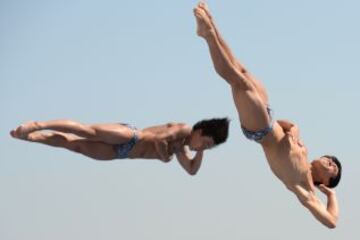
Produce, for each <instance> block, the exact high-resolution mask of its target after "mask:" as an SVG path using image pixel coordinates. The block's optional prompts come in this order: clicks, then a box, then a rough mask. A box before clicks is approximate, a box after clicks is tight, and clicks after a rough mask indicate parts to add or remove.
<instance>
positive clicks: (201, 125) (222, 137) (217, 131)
mask: <svg viewBox="0 0 360 240" xmlns="http://www.w3.org/2000/svg"><path fill="white" fill-rule="evenodd" d="M229 122H230V120H229V119H228V118H212V119H205V120H202V121H199V122H197V123H196V124H195V125H194V126H193V131H195V130H201V135H203V136H208V137H211V138H212V139H213V140H214V143H215V145H218V144H221V143H224V142H225V141H226V139H227V137H228V135H229Z"/></svg>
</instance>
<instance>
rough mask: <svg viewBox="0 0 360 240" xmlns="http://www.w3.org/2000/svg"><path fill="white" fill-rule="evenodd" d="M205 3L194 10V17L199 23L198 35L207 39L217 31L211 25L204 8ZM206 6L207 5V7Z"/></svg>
mask: <svg viewBox="0 0 360 240" xmlns="http://www.w3.org/2000/svg"><path fill="white" fill-rule="evenodd" d="M202 4H204V3H203V2H200V3H199V4H198V5H197V6H196V8H195V9H194V15H195V17H196V22H197V34H198V35H199V36H200V37H203V38H206V37H207V36H209V35H210V34H213V33H215V29H214V28H213V25H212V23H211V19H210V17H209V15H208V14H207V13H206V11H205V10H204V8H203V7H202ZM205 6H206V5H205Z"/></svg>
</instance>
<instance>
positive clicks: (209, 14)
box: [198, 1, 212, 21]
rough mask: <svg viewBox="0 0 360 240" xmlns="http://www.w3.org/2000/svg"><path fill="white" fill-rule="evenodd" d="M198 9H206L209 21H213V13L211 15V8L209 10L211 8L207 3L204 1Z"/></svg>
mask: <svg viewBox="0 0 360 240" xmlns="http://www.w3.org/2000/svg"><path fill="white" fill-rule="evenodd" d="M198 7H199V8H202V9H204V11H205V13H206V14H207V15H208V17H209V19H210V20H211V21H212V16H211V13H210V8H209V6H208V5H207V4H206V2H204V1H201V2H199V4H198Z"/></svg>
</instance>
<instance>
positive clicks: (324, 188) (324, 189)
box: [318, 184, 336, 196]
mask: <svg viewBox="0 0 360 240" xmlns="http://www.w3.org/2000/svg"><path fill="white" fill-rule="evenodd" d="M318 188H319V190H320V191H321V192H322V193H324V194H325V195H326V196H331V195H335V194H336V193H335V190H334V189H332V188H329V187H327V186H325V185H324V184H320V185H319V186H318Z"/></svg>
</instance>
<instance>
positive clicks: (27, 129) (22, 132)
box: [10, 122, 39, 140]
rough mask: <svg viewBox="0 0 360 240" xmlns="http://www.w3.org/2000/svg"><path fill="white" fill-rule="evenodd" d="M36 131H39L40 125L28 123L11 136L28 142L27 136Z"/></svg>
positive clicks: (11, 133) (12, 132)
mask: <svg viewBox="0 0 360 240" xmlns="http://www.w3.org/2000/svg"><path fill="white" fill-rule="evenodd" d="M36 130H39V126H38V124H37V123H36V122H28V123H25V124H21V125H20V126H18V127H17V128H16V129H15V130H11V132H10V135H11V136H12V137H14V138H19V139H25V140H26V138H27V135H28V134H29V133H31V132H33V131H36Z"/></svg>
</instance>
